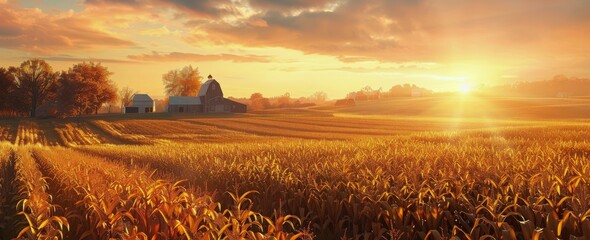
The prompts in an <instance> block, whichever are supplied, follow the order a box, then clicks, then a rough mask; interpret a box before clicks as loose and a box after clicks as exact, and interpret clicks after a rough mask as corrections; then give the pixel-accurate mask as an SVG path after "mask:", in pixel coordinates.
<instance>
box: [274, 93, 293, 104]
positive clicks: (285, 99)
mask: <svg viewBox="0 0 590 240" xmlns="http://www.w3.org/2000/svg"><path fill="white" fill-rule="evenodd" d="M289 105H291V94H290V93H288V92H286V93H285V94H283V95H281V96H279V97H278V98H277V106H278V107H289Z"/></svg>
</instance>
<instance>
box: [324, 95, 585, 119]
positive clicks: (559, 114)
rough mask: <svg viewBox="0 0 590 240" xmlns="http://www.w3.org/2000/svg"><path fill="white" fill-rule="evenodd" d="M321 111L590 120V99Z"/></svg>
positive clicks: (437, 100) (462, 100)
mask: <svg viewBox="0 0 590 240" xmlns="http://www.w3.org/2000/svg"><path fill="white" fill-rule="evenodd" d="M316 109H318V110H324V111H331V112H337V113H349V114H363V115H397V116H416V115H421V116H439V117H469V118H493V119H498V118H499V119H505V118H508V119H515V118H516V119H572V118H585V119H590V98H516V97H514V98H507V97H504V98H498V97H472V96H450V97H421V98H420V97H419V98H391V99H385V100H373V101H365V102H363V101H360V102H357V105H356V106H352V107H334V106H328V107H317V108H316Z"/></svg>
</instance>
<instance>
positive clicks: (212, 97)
mask: <svg viewBox="0 0 590 240" xmlns="http://www.w3.org/2000/svg"><path fill="white" fill-rule="evenodd" d="M168 104H169V105H168V112H178V113H181V112H193V113H214V112H218V113H222V112H233V113H245V112H246V110H247V108H246V105H245V104H242V103H239V102H236V101H232V100H230V99H227V98H224V97H223V90H221V85H220V84H219V82H217V80H215V79H213V77H212V76H211V75H209V77H208V80H207V81H206V82H205V83H203V85H201V89H199V94H198V96H195V97H176V96H171V97H170V98H169V103H168Z"/></svg>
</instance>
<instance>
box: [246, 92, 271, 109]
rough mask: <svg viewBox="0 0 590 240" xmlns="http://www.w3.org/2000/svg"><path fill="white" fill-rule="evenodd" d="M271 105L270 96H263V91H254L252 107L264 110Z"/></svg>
mask: <svg viewBox="0 0 590 240" xmlns="http://www.w3.org/2000/svg"><path fill="white" fill-rule="evenodd" d="M269 107H270V101H269V100H268V98H265V97H264V96H262V93H252V95H250V109H252V110H263V109H266V108H269Z"/></svg>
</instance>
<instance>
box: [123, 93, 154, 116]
mask: <svg viewBox="0 0 590 240" xmlns="http://www.w3.org/2000/svg"><path fill="white" fill-rule="evenodd" d="M154 111H156V105H155V103H154V100H153V99H152V98H151V97H150V96H149V95H147V94H134V95H133V96H132V97H131V104H129V106H125V113H151V112H154Z"/></svg>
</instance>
